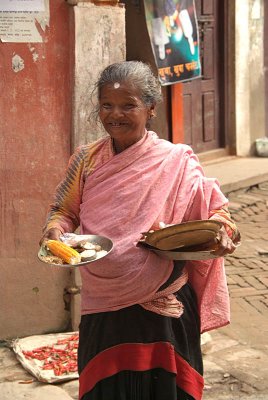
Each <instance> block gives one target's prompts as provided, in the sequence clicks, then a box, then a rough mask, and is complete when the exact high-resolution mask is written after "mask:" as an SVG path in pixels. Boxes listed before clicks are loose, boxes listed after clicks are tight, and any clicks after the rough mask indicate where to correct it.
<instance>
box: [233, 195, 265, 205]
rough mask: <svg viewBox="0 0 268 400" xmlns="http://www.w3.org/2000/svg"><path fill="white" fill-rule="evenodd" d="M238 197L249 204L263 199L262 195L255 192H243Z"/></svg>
mask: <svg viewBox="0 0 268 400" xmlns="http://www.w3.org/2000/svg"><path fill="white" fill-rule="evenodd" d="M237 199H238V200H239V201H241V202H243V203H245V204H247V205H252V204H256V203H258V202H260V201H262V198H261V197H258V196H257V195H253V194H241V195H239V196H238V197H237Z"/></svg>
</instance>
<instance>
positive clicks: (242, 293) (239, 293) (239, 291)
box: [231, 287, 268, 298]
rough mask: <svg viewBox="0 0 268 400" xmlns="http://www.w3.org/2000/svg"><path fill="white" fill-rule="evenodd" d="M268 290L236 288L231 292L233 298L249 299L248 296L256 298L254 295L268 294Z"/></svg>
mask: <svg viewBox="0 0 268 400" xmlns="http://www.w3.org/2000/svg"><path fill="white" fill-rule="evenodd" d="M267 293H268V289H265V290H257V289H255V288H253V287H248V288H241V287H240V288H235V289H233V290H232V292H231V297H233V298H234V297H247V296H250V295H251V296H254V295H260V294H267Z"/></svg>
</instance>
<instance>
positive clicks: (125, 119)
mask: <svg viewBox="0 0 268 400" xmlns="http://www.w3.org/2000/svg"><path fill="white" fill-rule="evenodd" d="M99 105H100V110H99V117H100V120H101V122H102V124H103V126H104V128H105V130H106V131H107V132H108V134H109V135H110V136H111V137H112V138H113V139H114V141H115V142H116V143H119V144H121V143H122V144H123V145H125V146H126V147H127V146H128V145H131V144H133V143H136V142H137V141H138V140H140V139H141V137H142V136H143V135H144V131H145V126H146V123H147V121H148V119H149V116H150V113H151V110H152V109H153V108H154V106H151V107H148V106H146V105H144V104H143V102H142V100H141V98H140V94H139V91H138V90H137V89H136V88H135V87H133V86H132V85H127V84H126V83H120V85H119V86H118V84H108V85H106V86H104V87H103V88H102V89H101V92H100V100H99Z"/></svg>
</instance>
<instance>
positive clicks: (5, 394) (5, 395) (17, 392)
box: [0, 182, 268, 400]
mask: <svg viewBox="0 0 268 400" xmlns="http://www.w3.org/2000/svg"><path fill="white" fill-rule="evenodd" d="M226 194H227V195H228V197H229V199H230V201H231V204H230V206H231V212H232V215H233V218H234V219H235V220H236V221H237V224H238V226H239V229H240V231H241V234H242V245H241V246H240V247H239V248H238V249H237V251H236V252H235V253H234V254H233V255H230V256H228V257H227V258H226V270H227V278H228V285H229V290H230V295H231V317H232V321H231V324H230V325H228V326H227V327H224V328H221V329H219V330H217V331H213V332H211V333H210V334H209V339H210V340H209V341H208V342H207V343H205V344H204V345H203V353H204V367H205V382H206V386H205V392H204V397H203V400H212V399H213V400H238V399H239V400H268V357H267V355H268V341H267V337H268V318H267V316H268V241H267V234H268V209H267V201H268V182H266V183H260V184H256V185H254V186H253V187H250V188H244V189H240V190H238V191H235V192H230V193H226ZM77 393H78V382H77V380H74V381H70V382H67V383H62V384H57V385H52V384H43V383H40V382H36V381H35V379H33V377H32V376H31V375H30V374H29V373H28V372H26V371H25V370H24V369H23V368H22V367H21V365H20V364H19V362H18V361H17V360H16V358H15V356H14V354H13V352H12V350H10V349H9V348H8V347H6V346H5V343H3V344H2V347H1V343H0V399H1V400H10V399H11V398H12V399H13V398H14V399H16V400H22V399H23V400H25V399H26V400H27V399H29V400H37V399H38V400H54V399H55V400H56V399H57V400H72V399H73V400H77ZM107 400H109V399H107Z"/></svg>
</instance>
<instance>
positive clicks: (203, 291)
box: [80, 132, 229, 331]
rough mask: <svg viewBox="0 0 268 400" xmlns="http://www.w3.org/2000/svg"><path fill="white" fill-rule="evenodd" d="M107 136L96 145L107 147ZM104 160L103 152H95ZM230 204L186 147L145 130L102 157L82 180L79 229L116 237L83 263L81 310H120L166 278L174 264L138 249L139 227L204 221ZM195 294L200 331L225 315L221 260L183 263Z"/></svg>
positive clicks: (142, 229) (146, 296)
mask: <svg viewBox="0 0 268 400" xmlns="http://www.w3.org/2000/svg"><path fill="white" fill-rule="evenodd" d="M110 146H111V140H110V138H105V139H103V146H100V151H101V152H105V153H106V154H107V152H108V153H109V148H110ZM98 159H99V160H102V157H101V156H100V157H98ZM226 203H227V199H226V198H225V197H224V195H223V194H222V193H221V191H220V189H219V186H218V183H217V181H216V180H215V179H209V178H205V177H204V175H203V171H202V168H201V166H200V164H199V162H198V159H197V157H196V156H195V155H194V153H193V152H192V150H191V148H190V147H189V146H186V145H181V144H179V145H174V144H172V143H170V142H168V141H166V140H162V139H159V138H158V137H157V135H156V134H155V133H154V132H146V134H145V136H144V137H143V138H142V139H141V140H140V141H139V142H137V143H135V144H134V145H132V146H131V147H129V148H128V149H126V150H125V151H123V152H122V153H120V154H117V155H113V154H112V153H111V157H110V158H109V159H108V161H105V162H99V164H98V165H97V166H96V168H95V170H94V171H93V173H92V174H90V175H89V176H88V178H87V179H86V182H85V184H84V189H83V196H82V202H81V206H80V227H81V233H82V234H86V233H88V234H90V233H92V234H99V235H104V236H107V237H109V238H111V239H112V240H113V242H114V249H113V250H112V252H111V253H110V254H109V255H108V256H107V257H105V258H104V259H102V260H99V261H97V262H96V263H94V262H93V263H91V264H89V265H88V266H87V267H83V268H81V275H82V282H83V285H82V293H81V298H82V314H88V313H96V312H103V311H111V310H118V309H120V308H123V307H127V306H130V305H133V304H140V303H144V302H146V301H148V300H150V299H151V298H152V297H153V296H154V295H155V293H156V291H157V290H158V288H159V287H160V286H161V285H162V284H163V283H164V282H165V281H166V280H167V279H168V277H169V276H170V274H171V271H172V269H173V262H172V261H169V260H164V259H162V258H160V257H158V256H157V255H156V254H155V253H153V252H151V251H149V250H147V249H144V248H141V247H137V246H136V243H137V241H138V240H139V239H140V237H141V232H145V231H147V230H149V229H150V228H151V227H152V226H153V225H156V224H158V223H159V222H160V221H163V222H165V223H167V224H173V223H180V222H183V221H188V220H195V219H207V218H208V214H209V210H211V209H219V208H221V207H222V205H224V204H226ZM186 268H187V271H188V274H189V280H190V283H191V284H192V286H193V288H194V290H195V292H196V294H197V298H198V304H199V309H200V317H201V330H202V331H205V330H209V329H213V328H216V327H219V326H222V325H225V324H226V323H228V321H229V301H228V299H229V297H228V292H227V285H226V279H225V273H224V266H223V259H221V258H220V259H216V260H213V261H212V260H209V261H195V262H187V263H186Z"/></svg>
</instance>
